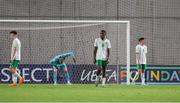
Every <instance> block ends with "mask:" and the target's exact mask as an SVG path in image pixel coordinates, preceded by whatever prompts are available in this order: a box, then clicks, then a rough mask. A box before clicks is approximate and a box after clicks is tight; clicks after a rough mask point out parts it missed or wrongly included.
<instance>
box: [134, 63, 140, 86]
mask: <svg viewBox="0 0 180 103" xmlns="http://www.w3.org/2000/svg"><path fill="white" fill-rule="evenodd" d="M136 68H137V71H136V74H135V76H134V78H133V80H132V84H135V81H136V79H137V77H138V76H139V74H140V70H141V65H140V64H137V67H136Z"/></svg>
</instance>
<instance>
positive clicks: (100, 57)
mask: <svg viewBox="0 0 180 103" xmlns="http://www.w3.org/2000/svg"><path fill="white" fill-rule="evenodd" d="M110 48H111V43H110V41H109V40H108V39H107V38H106V31H105V30H101V33H100V38H97V39H96V40H95V43H94V64H96V65H97V73H96V74H97V76H96V82H95V85H96V86H98V84H99V81H100V74H101V72H102V85H103V86H105V82H106V66H107V64H108V63H109V55H110Z"/></svg>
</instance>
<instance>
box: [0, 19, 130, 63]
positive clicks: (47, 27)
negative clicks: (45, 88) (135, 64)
mask: <svg viewBox="0 0 180 103" xmlns="http://www.w3.org/2000/svg"><path fill="white" fill-rule="evenodd" d="M11 30H16V31H17V32H18V34H19V39H20V40H21V43H22V63H23V64H47V63H48V61H49V60H50V59H51V58H52V57H53V56H55V55H57V54H61V53H64V52H68V51H74V52H75V53H76V59H77V63H78V64H92V63H93V50H94V46H93V45H94V41H95V38H98V37H99V35H100V31H101V30H106V31H107V37H108V39H110V41H111V45H112V49H111V57H110V64H114V65H117V64H122V65H126V35H127V34H126V32H127V31H126V30H127V24H126V23H86V22H83V23H76V22H74V23H64V22H61V23H59V22H57V23H56V22H53V23H51V22H50V23H47V22H34V23H28V22H23V23H16V22H3V23H2V22H1V23H0V32H1V33H2V36H1V39H2V40H4V41H2V43H1V46H2V48H3V49H2V51H1V53H2V54H1V55H0V56H1V57H0V58H1V59H0V61H1V63H8V61H9V58H10V55H9V54H10V48H11V43H12V41H11V40H10V38H9V35H8V33H9V31H11ZM67 63H72V60H67Z"/></svg>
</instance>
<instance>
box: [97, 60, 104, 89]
mask: <svg viewBox="0 0 180 103" xmlns="http://www.w3.org/2000/svg"><path fill="white" fill-rule="evenodd" d="M96 65H97V71H96V81H95V85H96V87H97V86H98V84H99V81H100V74H101V70H102V61H101V60H97V61H96Z"/></svg>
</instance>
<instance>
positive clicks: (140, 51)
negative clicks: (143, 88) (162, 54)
mask: <svg viewBox="0 0 180 103" xmlns="http://www.w3.org/2000/svg"><path fill="white" fill-rule="evenodd" d="M146 54H147V46H146V45H145V41H144V38H143V37H142V38H139V44H138V45H137V46H136V63H137V69H138V71H137V72H136V74H135V76H134V78H133V80H132V83H133V84H135V80H136V78H137V76H138V75H139V73H141V82H142V83H141V84H142V85H145V69H146Z"/></svg>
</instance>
